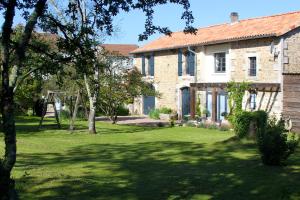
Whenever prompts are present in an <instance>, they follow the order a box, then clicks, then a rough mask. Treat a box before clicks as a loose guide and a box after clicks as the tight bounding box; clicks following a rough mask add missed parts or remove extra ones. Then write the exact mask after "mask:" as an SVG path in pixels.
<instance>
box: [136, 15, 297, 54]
mask: <svg viewBox="0 0 300 200" xmlns="http://www.w3.org/2000/svg"><path fill="white" fill-rule="evenodd" d="M299 26H300V11H296V12H290V13H285V14H278V15H273V16H267V17H259V18H252V19H245V20H240V21H239V22H236V23H233V24H231V23H225V24H220V25H215V26H209V27H205V28H199V29H198V31H197V33H196V34H185V33H183V32H175V33H173V34H172V35H171V36H162V37H160V38H159V39H157V40H154V41H152V42H150V43H148V44H146V45H145V46H143V47H140V48H138V49H136V50H134V51H133V52H131V53H133V54H136V53H143V52H150V51H160V50H166V49H176V48H180V47H186V46H195V45H208V44H217V43H225V42H230V41H238V40H246V39H254V38H263V37H272V36H281V35H284V34H285V33H287V32H289V31H291V30H293V29H295V28H297V27H299Z"/></svg>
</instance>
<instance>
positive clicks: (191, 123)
mask: <svg viewBox="0 0 300 200" xmlns="http://www.w3.org/2000/svg"><path fill="white" fill-rule="evenodd" d="M185 125H186V126H187V127H196V124H195V123H194V122H191V121H188V122H187V123H186V124H185Z"/></svg>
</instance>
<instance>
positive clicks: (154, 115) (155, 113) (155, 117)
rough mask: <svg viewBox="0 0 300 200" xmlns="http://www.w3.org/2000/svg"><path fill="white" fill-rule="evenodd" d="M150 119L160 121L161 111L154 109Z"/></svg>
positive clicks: (151, 111)
mask: <svg viewBox="0 0 300 200" xmlns="http://www.w3.org/2000/svg"><path fill="white" fill-rule="evenodd" d="M149 117H150V118H151V119H159V110H158V109H152V110H150V112H149Z"/></svg>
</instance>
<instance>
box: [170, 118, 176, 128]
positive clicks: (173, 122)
mask: <svg viewBox="0 0 300 200" xmlns="http://www.w3.org/2000/svg"><path fill="white" fill-rule="evenodd" d="M174 126H175V120H174V119H170V127H171V128H173V127H174Z"/></svg>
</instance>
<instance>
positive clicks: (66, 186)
mask: <svg viewBox="0 0 300 200" xmlns="http://www.w3.org/2000/svg"><path fill="white" fill-rule="evenodd" d="M255 148H256V147H255V146H254V145H252V146H251V145H247V146H243V145H242V144H240V143H238V142H237V143H236V144H235V145H233V144H231V145H226V144H220V143H216V144H215V145H214V146H213V147H207V146H206V145H204V144H196V143H193V142H147V143H139V144H132V145H125V144H124V145H122V144H89V145H82V146H79V147H76V148H73V149H70V150H69V151H67V152H64V153H45V154H43V153H39V154H38V153H37V154H24V153H23V154H20V155H19V161H18V163H17V167H18V168H22V169H23V168H24V169H26V168H29V167H31V168H35V169H36V168H43V167H45V166H47V167H51V168H57V170H60V171H62V172H61V174H60V175H57V176H53V177H48V178H44V179H43V177H37V176H34V175H32V176H31V175H28V176H24V177H23V178H20V179H18V180H17V181H18V182H20V184H21V183H22V184H23V186H24V187H20V190H19V192H20V194H22V195H21V196H23V197H24V199H30V198H32V197H34V198H35V199H193V198H194V199H293V198H294V199H299V198H300V190H299V188H300V182H299V180H300V169H299V165H300V159H299V152H298V153H297V155H298V156H294V157H293V159H292V160H291V163H290V165H291V167H266V166H263V165H261V164H260V160H259V157H258V156H255V155H256V154H254V155H253V154H252V155H250V156H248V157H247V156H238V155H239V154H240V153H247V152H251V151H254V150H255ZM236 154H237V155H236ZM79 164H80V169H78V170H81V172H82V173H81V174H80V175H74V174H68V173H67V172H66V173H65V172H64V170H66V171H67V170H68V168H66V169H63V168H64V167H63V166H68V167H70V166H73V167H76V166H77V165H79ZM292 166H298V168H295V167H292ZM22 184H21V185H22ZM26 188H30V190H31V193H32V194H29V193H28V192H26ZM30 195H31V196H30Z"/></svg>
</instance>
